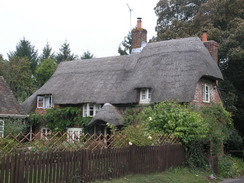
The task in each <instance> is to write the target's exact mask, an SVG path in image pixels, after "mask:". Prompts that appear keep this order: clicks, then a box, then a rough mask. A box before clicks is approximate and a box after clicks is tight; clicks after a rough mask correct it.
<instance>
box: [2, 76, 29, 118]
mask: <svg viewBox="0 0 244 183" xmlns="http://www.w3.org/2000/svg"><path fill="white" fill-rule="evenodd" d="M0 117H16V118H26V117H27V114H26V113H25V111H24V109H23V108H22V106H21V105H20V104H19V103H18V101H17V99H16V98H15V96H14V94H13V92H12V90H11V89H10V87H9V86H8V84H7V83H6V81H5V80H4V78H3V76H0Z"/></svg>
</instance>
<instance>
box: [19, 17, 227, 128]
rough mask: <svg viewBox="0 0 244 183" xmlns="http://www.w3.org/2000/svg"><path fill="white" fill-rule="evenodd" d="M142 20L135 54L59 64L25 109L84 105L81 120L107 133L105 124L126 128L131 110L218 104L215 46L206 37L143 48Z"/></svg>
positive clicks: (138, 29)
mask: <svg viewBox="0 0 244 183" xmlns="http://www.w3.org/2000/svg"><path fill="white" fill-rule="evenodd" d="M140 21H141V20H139V21H138V22H139V23H138V26H137V27H136V28H135V29H133V30H132V36H133V35H134V37H132V39H133V42H134V43H135V42H136V43H138V42H139V43H141V44H139V45H138V44H137V45H136V46H135V45H134V47H133V51H132V52H134V53H133V54H130V55H126V56H113V57H105V58H93V59H89V60H78V61H68V62H62V63H60V64H59V66H58V68H57V70H56V72H55V73H54V74H53V76H52V77H51V78H50V79H49V80H48V81H47V82H46V83H45V84H44V85H43V86H42V87H41V88H40V89H39V90H37V91H36V92H35V93H34V94H33V95H31V96H30V97H29V98H28V99H27V100H26V101H25V102H24V103H23V107H24V108H25V110H26V111H27V112H28V113H29V112H32V111H36V112H39V113H41V112H42V111H43V110H45V109H46V108H50V107H63V106H70V105H72V106H80V107H81V108H82V109H83V116H84V117H86V116H90V117H93V119H92V121H91V124H93V125H95V126H96V125H98V124H99V126H100V127H101V126H103V127H102V131H103V130H105V132H106V129H105V128H106V125H105V124H106V123H113V124H116V125H122V120H121V119H122V114H123V111H125V110H126V109H127V108H128V107H131V106H137V105H148V104H155V103H158V102H162V101H165V100H168V99H175V100H177V101H179V102H186V103H191V104H195V105H198V106H204V105H209V104H210V103H220V102H221V99H220V95H219V91H218V87H217V81H218V80H222V79H223V76H222V74H221V72H220V70H219V68H218V65H217V64H216V62H217V60H218V59H217V43H216V42H215V41H207V40H206V38H205V36H206V33H205V34H204V35H203V39H205V40H203V41H204V42H203V41H201V40H200V39H199V38H197V37H190V38H184V39H175V40H168V41H160V42H152V43H148V44H145V41H146V40H145V39H146V36H145V35H144V34H146V31H145V29H142V28H141V24H140V23H141V22H140ZM140 34H141V35H142V36H140ZM135 39H139V41H138V40H136V41H135ZM141 45H142V46H143V47H141ZM104 104H106V105H104ZM104 125H105V127H104ZM97 129H100V131H101V128H97Z"/></svg>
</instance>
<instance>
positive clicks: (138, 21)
mask: <svg viewBox="0 0 244 183" xmlns="http://www.w3.org/2000/svg"><path fill="white" fill-rule="evenodd" d="M141 19H142V18H141V17H138V18H137V29H142V25H141Z"/></svg>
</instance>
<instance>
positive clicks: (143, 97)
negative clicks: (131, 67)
mask: <svg viewBox="0 0 244 183" xmlns="http://www.w3.org/2000/svg"><path fill="white" fill-rule="evenodd" d="M151 100H152V89H151V88H142V89H140V104H149V103H150V102H151Z"/></svg>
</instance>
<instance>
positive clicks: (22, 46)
mask: <svg viewBox="0 0 244 183" xmlns="http://www.w3.org/2000/svg"><path fill="white" fill-rule="evenodd" d="M8 57H9V60H11V58H13V57H19V58H24V57H26V58H27V59H28V61H29V62H30V63H31V71H32V74H33V75H34V73H35V69H36V66H37V63H38V54H37V50H35V47H34V46H32V45H31V42H30V41H28V40H26V39H25V38H23V39H22V40H20V41H19V43H18V44H17V46H16V51H14V52H10V53H9V54H8Z"/></svg>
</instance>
